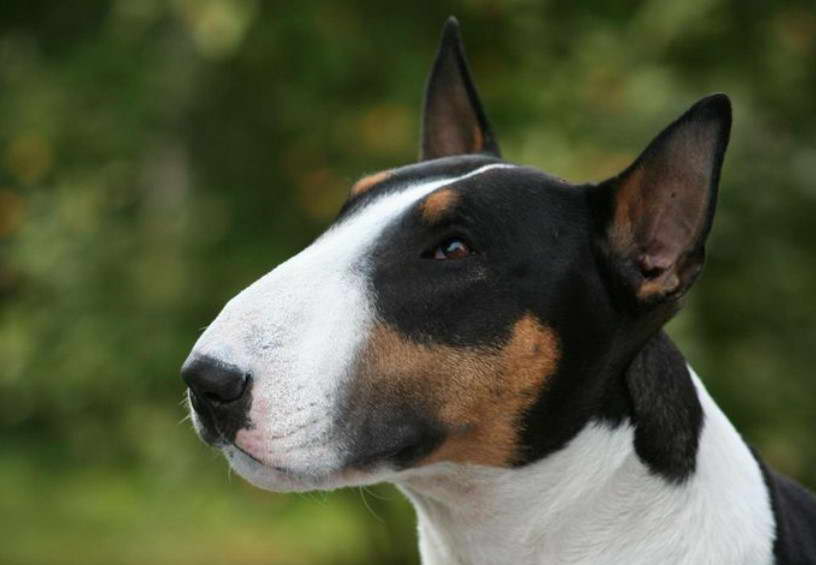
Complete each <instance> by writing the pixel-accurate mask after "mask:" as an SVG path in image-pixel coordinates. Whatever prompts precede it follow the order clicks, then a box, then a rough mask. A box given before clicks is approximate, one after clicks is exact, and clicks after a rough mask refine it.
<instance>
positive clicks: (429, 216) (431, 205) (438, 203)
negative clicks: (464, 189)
mask: <svg viewBox="0 0 816 565" xmlns="http://www.w3.org/2000/svg"><path fill="white" fill-rule="evenodd" d="M458 201H459V193H458V192H456V191H455V190H453V189H452V188H442V189H440V190H437V191H436V192H433V193H432V194H431V195H430V196H428V197H427V198H426V199H425V200H424V201H423V202H422V206H421V209H422V219H423V220H425V221H426V222H428V223H432V222H436V221H437V220H439V219H440V218H441V217H442V216H444V215H445V213H447V212H448V211H449V210H450V209H451V208H453V207H454V206H456V203H457V202H458Z"/></svg>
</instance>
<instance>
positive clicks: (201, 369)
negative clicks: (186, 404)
mask: <svg viewBox="0 0 816 565" xmlns="http://www.w3.org/2000/svg"><path fill="white" fill-rule="evenodd" d="M181 378H182V379H184V382H185V383H187V386H188V387H190V390H191V391H193V394H195V396H196V397H197V399H198V400H200V401H204V402H207V403H209V404H213V405H218V404H228V403H230V402H235V401H237V400H240V399H241V397H242V396H243V395H244V392H246V389H247V384H248V383H249V379H250V377H249V374H248V373H247V372H245V371H242V370H241V369H239V368H238V367H236V366H235V365H230V364H228V363H224V362H222V361H219V360H217V359H213V358H211V357H195V358H193V359H188V360H187V362H186V363H184V366H183V367H182V368H181Z"/></svg>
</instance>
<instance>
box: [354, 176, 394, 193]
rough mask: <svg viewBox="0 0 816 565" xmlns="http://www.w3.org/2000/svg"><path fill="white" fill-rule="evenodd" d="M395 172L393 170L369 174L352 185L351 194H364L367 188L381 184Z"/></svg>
mask: <svg viewBox="0 0 816 565" xmlns="http://www.w3.org/2000/svg"><path fill="white" fill-rule="evenodd" d="M393 174H394V173H393V172H392V171H380V172H379V173H374V174H373V175H368V176H365V177H363V178H361V179H360V180H358V181H357V182H355V183H354V185H353V186H352V187H351V195H352V196H357V195H358V194H362V193H364V192H366V191H367V190H369V189H371V188H372V187H374V186H375V185H378V184H380V183H381V182H383V181H385V180H388V179H389V178H391V176H392V175H393Z"/></svg>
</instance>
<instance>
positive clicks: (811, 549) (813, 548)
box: [751, 449, 816, 565]
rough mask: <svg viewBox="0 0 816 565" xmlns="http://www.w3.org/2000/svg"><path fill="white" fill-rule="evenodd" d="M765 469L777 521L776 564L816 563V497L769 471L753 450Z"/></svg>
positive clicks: (798, 564)
mask: <svg viewBox="0 0 816 565" xmlns="http://www.w3.org/2000/svg"><path fill="white" fill-rule="evenodd" d="M751 451H752V453H753V454H754V458H755V459H756V461H757V463H758V464H759V467H760V469H762V476H763V478H764V479H765V485H766V486H767V488H768V493H769V494H770V497H771V508H772V509H773V514H774V520H775V521H776V539H774V546H773V549H774V557H776V565H812V564H813V563H816V535H814V534H816V496H814V495H813V493H811V492H810V491H808V490H806V489H804V488H802V486H801V485H799V484H797V483H795V482H794V481H792V480H790V479H789V478H787V477H785V476H783V475H780V474H779V473H777V472H776V471H774V470H772V469H769V468H768V466H767V465H766V464H765V462H764V461H763V460H762V459H761V458H760V457H759V454H757V452H756V451H755V450H753V449H752V450H751Z"/></svg>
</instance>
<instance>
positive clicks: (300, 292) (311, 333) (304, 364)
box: [193, 164, 512, 470]
mask: <svg viewBox="0 0 816 565" xmlns="http://www.w3.org/2000/svg"><path fill="white" fill-rule="evenodd" d="M507 167H512V165H505V164H493V165H486V166H484V167H481V168H479V169H476V170H475V171H472V172H470V173H467V174H465V175H461V176H458V177H449V178H440V179H437V180H433V181H430V182H425V183H422V184H417V185H416V186H412V187H407V188H405V189H403V190H401V191H399V192H395V193H393V194H387V195H384V196H382V197H381V198H379V199H377V200H374V201H373V202H371V203H370V204H368V205H367V206H365V207H363V208H361V209H360V210H359V211H357V212H355V213H354V214H352V215H351V216H350V217H348V218H346V219H344V220H342V221H340V222H339V223H338V224H336V225H335V226H333V227H332V228H331V229H329V230H328V231H327V232H326V233H324V234H323V235H322V236H321V237H319V238H318V239H317V240H316V241H315V242H314V243H313V244H312V245H310V246H309V247H307V248H306V249H304V250H303V251H302V252H300V253H299V254H297V255H295V256H294V257H292V258H291V259H289V260H288V261H286V262H284V263H282V264H281V265H279V266H278V267H277V268H276V269H274V270H273V271H272V272H270V273H269V274H267V275H265V276H264V277H262V278H260V279H259V280H257V281H256V282H255V283H253V284H252V285H250V286H249V287H248V288H246V289H245V290H244V291H242V292H241V293H240V294H238V295H237V296H235V297H234V298H233V299H232V300H231V301H230V302H229V303H228V304H227V305H226V306H225V307H224V309H223V310H222V312H221V313H220V314H219V315H218V317H217V318H216V319H215V321H214V322H213V323H212V324H210V326H209V327H208V328H207V330H206V331H205V332H204V334H203V335H202V336H201V337H200V338H199V340H198V342H197V343H196V345H195V347H194V348H193V355H207V356H210V357H213V358H215V359H219V360H221V361H223V362H226V363H230V364H233V365H236V366H238V367H240V368H241V369H243V370H244V371H249V372H251V373H252V375H253V381H254V384H253V389H252V397H253V402H252V408H251V410H250V419H251V421H252V422H253V424H254V426H255V428H254V430H252V433H251V434H249V435H248V434H245V436H246V437H247V441H250V440H251V442H252V443H253V444H257V445H258V446H260V447H258V449H260V450H261V451H262V452H261V453H258V452H256V451H255V450H254V449H253V455H257V456H258V458H259V459H261V460H264V461H266V460H267V457H268V458H270V459H271V458H273V457H275V455H276V453H275V451H279V452H280V451H286V452H287V455H286V457H285V458H286V459H287V460H289V461H288V462H289V463H291V464H292V465H293V466H294V467H302V468H303V470H307V469H306V468H310V467H312V466H313V465H315V464H317V463H318V462H316V461H313V460H314V459H315V457H314V456H316V455H317V452H321V458H322V459H323V461H322V462H321V465H323V464H325V463H330V462H329V461H326V460H325V458H326V455H327V452H328V451H333V450H334V448H336V447H340V446H334V445H331V446H330V445H329V444H328V434H329V432H330V427H331V424H332V422H331V421H330V420H331V411H330V410H331V408H332V407H333V403H334V401H335V399H336V398H337V395H336V394H335V393H336V391H337V387H338V386H339V385H340V384H341V383H342V382H343V380H344V377H345V376H346V374H347V372H348V370H349V368H350V367H351V366H352V364H353V360H354V355H355V353H356V351H357V349H358V347H359V345H360V344H361V343H362V342H363V341H364V339H365V338H366V336H367V334H368V331H367V330H368V328H369V327H370V325H371V324H372V322H373V319H374V312H373V308H374V305H373V303H372V300H371V298H370V297H369V296H368V293H367V288H368V286H367V280H366V277H367V274H366V272H365V269H364V268H363V267H364V266H365V254H366V253H367V252H368V250H369V249H370V248H371V246H372V245H374V244H375V243H376V240H377V237H378V236H379V235H380V234H381V233H382V232H383V230H384V229H385V228H386V227H387V226H388V225H389V224H391V223H392V222H393V221H395V220H396V219H397V218H399V217H400V216H401V215H402V214H403V213H404V212H405V211H406V210H407V209H408V208H409V207H410V206H411V205H412V204H414V203H415V202H417V201H418V200H420V199H421V198H422V197H424V196H426V195H427V194H429V193H431V192H432V191H434V190H436V189H437V188H439V187H442V186H445V185H448V184H451V183H453V182H457V181H460V180H463V179H466V178H469V177H472V176H475V175H478V174H481V173H484V172H486V171H488V170H491V169H496V168H507ZM242 433H243V432H242ZM239 435H240V434H239ZM307 438H308V441H307V443H308V442H311V443H310V447H309V448H308V449H306V448H304V449H300V450H299V451H298V450H296V449H294V447H293V446H298V445H300V444H303V443H304V439H307ZM273 439H274V441H273ZM239 441H240V438H239ZM273 444H274V445H273ZM264 446H266V448H268V449H266V451H264V450H265V447H264ZM273 447H274V449H273ZM267 451H268V453H267ZM293 451H294V452H293ZM307 452H308V454H309V455H308V456H307ZM300 455H303V458H302V459H303V460H299V459H300ZM287 466H288V465H287Z"/></svg>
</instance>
